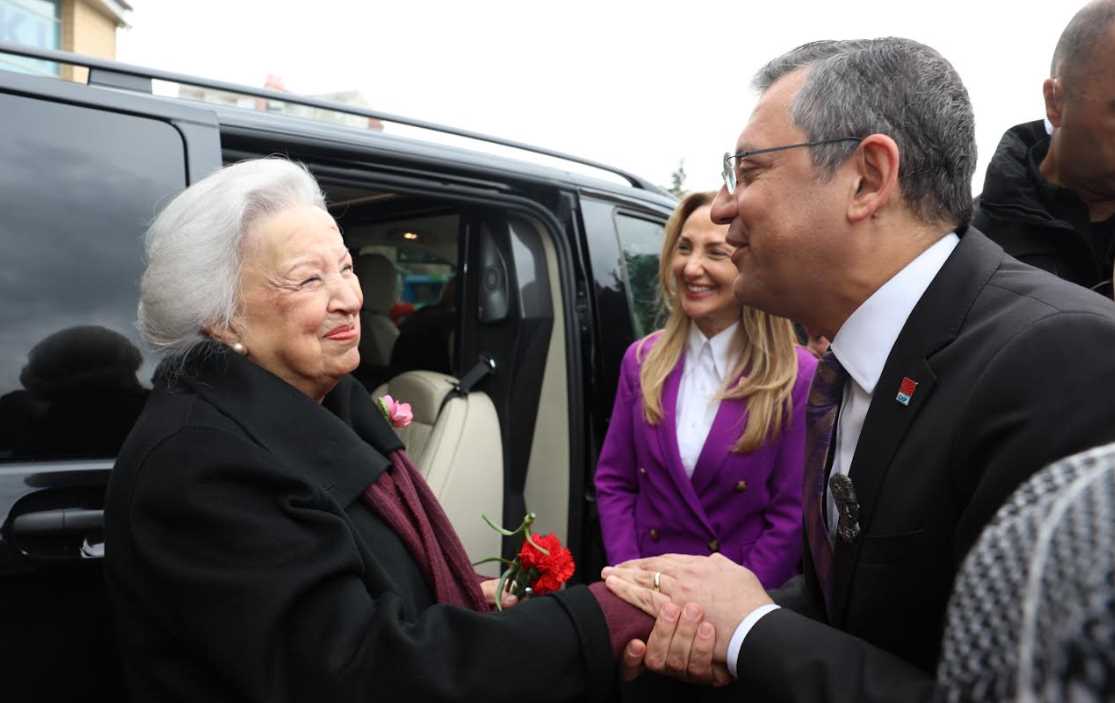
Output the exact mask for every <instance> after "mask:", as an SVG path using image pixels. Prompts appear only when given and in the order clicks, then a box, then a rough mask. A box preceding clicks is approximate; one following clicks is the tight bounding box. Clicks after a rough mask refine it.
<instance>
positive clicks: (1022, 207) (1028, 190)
mask: <svg viewBox="0 0 1115 703" xmlns="http://www.w3.org/2000/svg"><path fill="white" fill-rule="evenodd" d="M1048 151H1049V135H1048V134H1047V133H1046V131H1045V123H1044V122H1042V121H1041V120H1038V121H1036V122H1027V123H1025V124H1020V125H1017V126H1015V127H1012V128H1011V129H1010V130H1008V131H1007V133H1006V134H1004V135H1003V138H1002V140H1001V141H1000V142H999V146H998V148H997V149H996V150H995V155H994V156H993V157H992V159H991V163H990V164H989V165H988V166H987V176H986V177H985V179H984V182H983V193H982V194H981V195H980V196H979V198H978V199H977V201H976V210H975V213H974V215H973V216H972V224H973V225H975V227H976V228H977V229H979V230H980V231H981V232H983V233H984V234H986V235H987V236H988V237H990V238H991V239H992V240H993V241H995V242H996V243H997V244H999V246H1001V247H1003V249H1004V250H1006V252H1007V253H1008V254H1010V255H1011V256H1013V257H1015V258H1016V259H1019V260H1020V261H1022V262H1023V263H1027V264H1030V265H1031V266H1037V267H1038V268H1040V269H1044V270H1046V271H1049V272H1050V273H1053V274H1056V275H1057V276H1060V277H1061V278H1063V279H1065V280H1066V281H1072V282H1073V283H1075V284H1077V285H1080V286H1083V287H1085V288H1091V289H1093V290H1097V291H1100V292H1102V293H1104V294H1105V295H1108V296H1109V297H1110V295H1111V274H1112V266H1111V262H1112V255H1113V254H1115V251H1113V249H1112V248H1113V247H1115V241H1113V240H1115V220H1111V221H1108V222H1106V223H1104V224H1102V225H1095V226H1094V227H1096V228H1099V229H1101V230H1103V231H1106V232H1107V236H1106V238H1104V239H1105V240H1106V241H1101V242H1099V250H1097V249H1096V246H1094V243H1093V234H1092V231H1091V230H1092V228H1093V225H1092V223H1091V222H1090V221H1089V214H1088V207H1087V205H1085V204H1084V202H1083V201H1082V200H1081V199H1080V198H1079V197H1077V195H1076V194H1075V193H1073V192H1072V191H1070V190H1068V189H1067V188H1061V187H1059V186H1055V185H1053V184H1051V183H1049V182H1048V181H1046V180H1045V178H1044V177H1042V175H1041V171H1040V170H1039V168H1040V166H1041V162H1042V160H1044V159H1045V155H1046V154H1047V153H1048Z"/></svg>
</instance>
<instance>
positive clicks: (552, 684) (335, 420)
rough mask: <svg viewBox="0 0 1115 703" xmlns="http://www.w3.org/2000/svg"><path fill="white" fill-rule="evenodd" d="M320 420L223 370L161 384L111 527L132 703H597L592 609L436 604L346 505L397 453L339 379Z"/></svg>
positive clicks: (113, 490)
mask: <svg viewBox="0 0 1115 703" xmlns="http://www.w3.org/2000/svg"><path fill="white" fill-rule="evenodd" d="M324 406H325V407H324V408H323V407H322V406H319V405H317V404H316V403H314V402H313V401H312V400H310V399H309V398H307V397H306V396H305V395H303V394H302V393H300V392H299V391H297V390H296V389H295V388H293V387H292V386H290V385H288V384H286V383H285V382H283V381H282V380H280V379H279V378H278V377H276V376H274V375H272V374H270V373H269V372H267V371H265V370H264V369H262V368H260V367H258V366H256V365H255V364H253V363H251V362H249V361H247V360H245V359H243V358H241V357H239V356H237V355H235V354H230V353H217V354H215V355H211V356H209V357H208V358H207V359H206V360H205V361H203V362H198V361H197V360H196V357H195V361H194V362H192V363H191V364H190V365H189V367H188V374H187V375H185V376H183V377H181V378H180V379H179V380H178V381H176V382H173V383H166V382H160V383H159V384H157V387H156V390H155V391H154V393H153V394H152V396H151V399H150V401H149V402H148V404H147V407H146V409H145V410H144V412H143V414H142V416H141V417H140V419H139V421H138V423H137V424H136V426H135V429H134V430H133V431H132V433H131V435H130V436H129V438H128V440H127V442H126V443H125V445H124V447H123V449H122V451H121V453H120V456H119V459H118V460H117V463H116V468H115V470H114V471H113V475H112V480H111V483H110V485H109V491H108V500H107V508H106V511H105V512H106V515H105V521H106V531H107V543H106V567H107V568H106V579H107V582H108V587H109V591H110V594H111V596H112V601H113V605H114V609H115V616H116V621H117V630H118V636H119V640H120V646H121V649H122V654H123V660H124V668H125V675H126V679H127V683H128V685H129V688H130V693H131V696H132V698H133V700H136V701H260V702H264V701H266V702H267V703H280V702H281V701H337V702H340V701H360V702H361V703H368V702H370V701H473V700H476V701H512V700H514V701H532V703H533V702H535V701H571V700H584V699H589V700H599V699H604V698H607V697H608V696H609V695H610V693H611V691H612V688H613V685H614V672H615V664H614V660H613V657H612V653H611V648H610V646H609V642H608V631H607V626H606V624H605V621H604V618H603V615H602V614H601V612H600V609H599V607H598V606H597V605H596V601H595V600H594V599H593V597H592V596H591V594H590V593H589V592H588V590H587V589H585V588H583V587H575V588H570V589H567V590H565V591H563V592H561V593H559V594H557V595H555V596H552V597H544V598H538V599H534V600H531V601H529V602H526V603H523V604H521V605H519V606H516V607H514V608H511V609H509V610H508V611H505V612H504V613H503V614H479V613H475V612H472V611H469V610H464V609H461V608H455V607H448V606H443V605H438V604H436V603H435V602H434V597H433V595H432V592H431V589H430V587H429V585H428V584H427V583H426V582H425V580H424V577H423V575H422V572H421V571H420V570H419V568H418V565H417V564H416V563H415V561H414V560H413V558H412V557H411V555H410V553H409V552H408V551H407V549H406V547H405V546H404V545H403V543H402V542H401V541H400V539H399V538H398V537H397V536H396V534H395V533H394V532H393V531H392V530H391V529H390V528H388V527H387V525H386V524H385V523H383V522H382V521H381V520H380V519H379V518H378V516H377V515H376V514H375V513H374V512H373V511H372V510H370V509H369V508H367V507H366V506H365V505H364V504H363V502H362V501H361V500H360V499H359V496H360V494H361V493H362V492H363V490H364V489H365V488H366V487H367V486H368V484H369V483H371V482H372V481H374V480H375V479H376V477H377V476H379V474H380V472H381V471H383V470H384V469H385V468H386V467H387V466H388V461H387V459H385V458H384V454H385V453H387V452H389V451H390V450H392V449H394V448H396V447H397V446H399V445H398V440H397V438H395V436H394V433H393V432H392V431H391V429H390V428H389V427H388V426H387V424H386V422H385V421H384V420H383V418H382V416H381V415H380V414H379V412H378V411H377V410H375V409H374V407H373V406H372V404H371V402H370V400H369V396H368V394H367V393H366V392H365V391H364V389H363V388H362V387H361V386H360V385H359V384H358V383H357V382H355V381H354V380H352V379H351V378H347V377H346V378H344V379H342V381H341V382H340V383H339V384H338V385H337V387H336V388H335V389H334V390H333V392H332V393H330V394H329V395H328V396H327V397H326V400H325V403H324ZM479 517H480V516H479V515H477V519H479Z"/></svg>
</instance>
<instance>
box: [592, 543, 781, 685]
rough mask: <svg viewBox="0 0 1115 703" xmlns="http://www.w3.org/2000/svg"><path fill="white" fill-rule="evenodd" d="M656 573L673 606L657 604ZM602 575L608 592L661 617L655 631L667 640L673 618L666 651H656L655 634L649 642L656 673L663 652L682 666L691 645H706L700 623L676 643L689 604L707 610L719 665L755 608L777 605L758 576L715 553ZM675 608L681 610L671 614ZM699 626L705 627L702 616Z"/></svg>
mask: <svg viewBox="0 0 1115 703" xmlns="http://www.w3.org/2000/svg"><path fill="white" fill-rule="evenodd" d="M656 572H657V573H658V574H659V581H658V583H659V591H660V592H661V594H662V595H666V596H667V597H669V599H670V600H671V601H672V604H669V605H661V601H660V600H656V599H655V596H656V595H659V594H656V593H655V592H654V575H655V573H656ZM602 576H603V577H604V582H605V584H607V586H608V590H610V591H612V592H613V593H615V594H616V595H617V596H619V597H620V598H622V599H624V600H625V601H627V602H628V603H631V604H632V605H634V606H635V607H637V608H640V609H642V610H643V611H644V612H646V613H647V614H649V615H652V616H654V617H655V618H657V621H656V622H655V625H654V629H655V631H658V630H659V628H663V633H662V634H661V635H660V637H663V638H666V637H667V635H666V633H665V629H666V628H667V627H671V623H670V622H669V620H671V619H670V618H669V617H666V622H664V616H668V615H671V614H672V615H673V618H672V629H670V630H669V635H668V638H667V639H666V644H665V646H664V647H663V648H661V649H657V648H656V647H655V644H656V640H655V634H654V632H652V633H651V637H650V639H649V641H648V642H647V654H646V657H645V658H644V664H645V665H646V667H647V668H648V669H651V670H652V671H658V670H659V669H658V668H656V666H657V665H658V662H659V660H658V658H657V656H658V655H659V654H661V653H662V652H671V651H673V653H674V655H675V662H674V664H675V665H676V664H677V663H678V661H680V657H681V656H682V654H683V652H685V651H688V650H686V649H685V647H686V646H687V645H686V644H685V641H686V640H687V641H688V642H689V643H690V644H689V645H688V646H690V647H693V646H697V643H698V642H702V641H701V639H700V638H699V637H695V635H696V634H699V633H696V632H695V630H696V629H697V625H696V623H692V627H693V628H694V631H690V630H689V629H688V625H687V628H686V629H684V630H683V636H682V637H681V638H678V639H679V642H678V643H677V644H676V645H675V644H673V640H674V639H675V636H674V635H675V633H674V630H676V629H677V627H678V618H679V617H681V608H682V607H683V606H685V605H686V604H696V605H697V606H699V608H698V610H703V611H704V612H703V615H704V619H705V621H706V622H708V623H709V624H711V625H712V626H713V628H714V633H713V639H714V642H715V644H714V648H713V653H712V658H713V662H714V663H716V664H723V663H724V662H725V660H726V658H727V654H728V642H729V641H730V640H731V638H732V633H733V632H735V629H736V627H737V626H738V625H739V624H740V622H742V621H743V619H744V618H745V617H747V614H748V613H750V612H751V611H752V610H754V609H755V608H758V607H759V606H761V605H766V604H768V603H771V602H773V601H771V599H770V596H768V595H767V593H766V591H765V590H763V586H762V584H760V583H759V579H758V578H757V577H756V576H755V574H753V573H752V572H751V571H750V570H748V569H746V568H744V567H742V566H740V565H738V564H736V563H735V562H733V561H731V560H730V559H727V558H726V557H723V556H721V555H720V554H713V555H712V556H711V557H697V556H688V555H681V554H667V555H665V556H660V557H651V558H649V559H635V560H633V561H629V562H624V563H623V564H620V565H619V566H615V567H607V568H605V569H604V571H603V573H602ZM670 605H675V606H676V607H674V608H672V609H671V607H670ZM696 622H700V617H698V618H697V620H696ZM685 634H688V637H686V636H685ZM702 644H703V642H702ZM671 647H673V650H671ZM652 655H654V656H652ZM666 656H667V657H668V655H666ZM661 666H662V670H664V671H667V670H668V667H667V664H666V663H663V664H662V665H661Z"/></svg>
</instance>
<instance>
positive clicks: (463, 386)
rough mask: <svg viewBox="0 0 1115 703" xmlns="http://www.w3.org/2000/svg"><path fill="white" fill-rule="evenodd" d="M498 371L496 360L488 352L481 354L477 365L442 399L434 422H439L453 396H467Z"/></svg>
mask: <svg viewBox="0 0 1115 703" xmlns="http://www.w3.org/2000/svg"><path fill="white" fill-rule="evenodd" d="M495 372H496V362H495V360H494V359H492V358H491V357H490V356H488V355H487V354H481V355H480V356H479V357H478V358H477V360H476V365H475V366H473V367H472V368H471V369H469V370H468V372H467V373H466V374H465V375H464V376H461V379H460V380H459V381H457V385H455V386H453V390H451V391H449V393H447V394H446V395H445V397H444V398H442V399H441V405H440V406H438V409H437V415H436V416H435V417H434V424H435V425H436V424H437V421H438V419H439V418H440V417H441V411H442V410H443V409H445V404H446V403H448V402H449V400H450V399H452V398H467V397H468V394H469V393H471V392H472V389H473V388H475V387H476V385H477V384H479V383H480V382H481V381H483V380H484V379H485V378H487V377H488V376H491V375H492V374H494V373H495Z"/></svg>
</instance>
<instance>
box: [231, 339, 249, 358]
mask: <svg viewBox="0 0 1115 703" xmlns="http://www.w3.org/2000/svg"><path fill="white" fill-rule="evenodd" d="M232 351H234V352H236V353H237V354H239V355H240V356H247V355H248V348H247V347H245V346H244V345H243V344H241V343H240V342H235V343H234V344H233V345H232Z"/></svg>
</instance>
